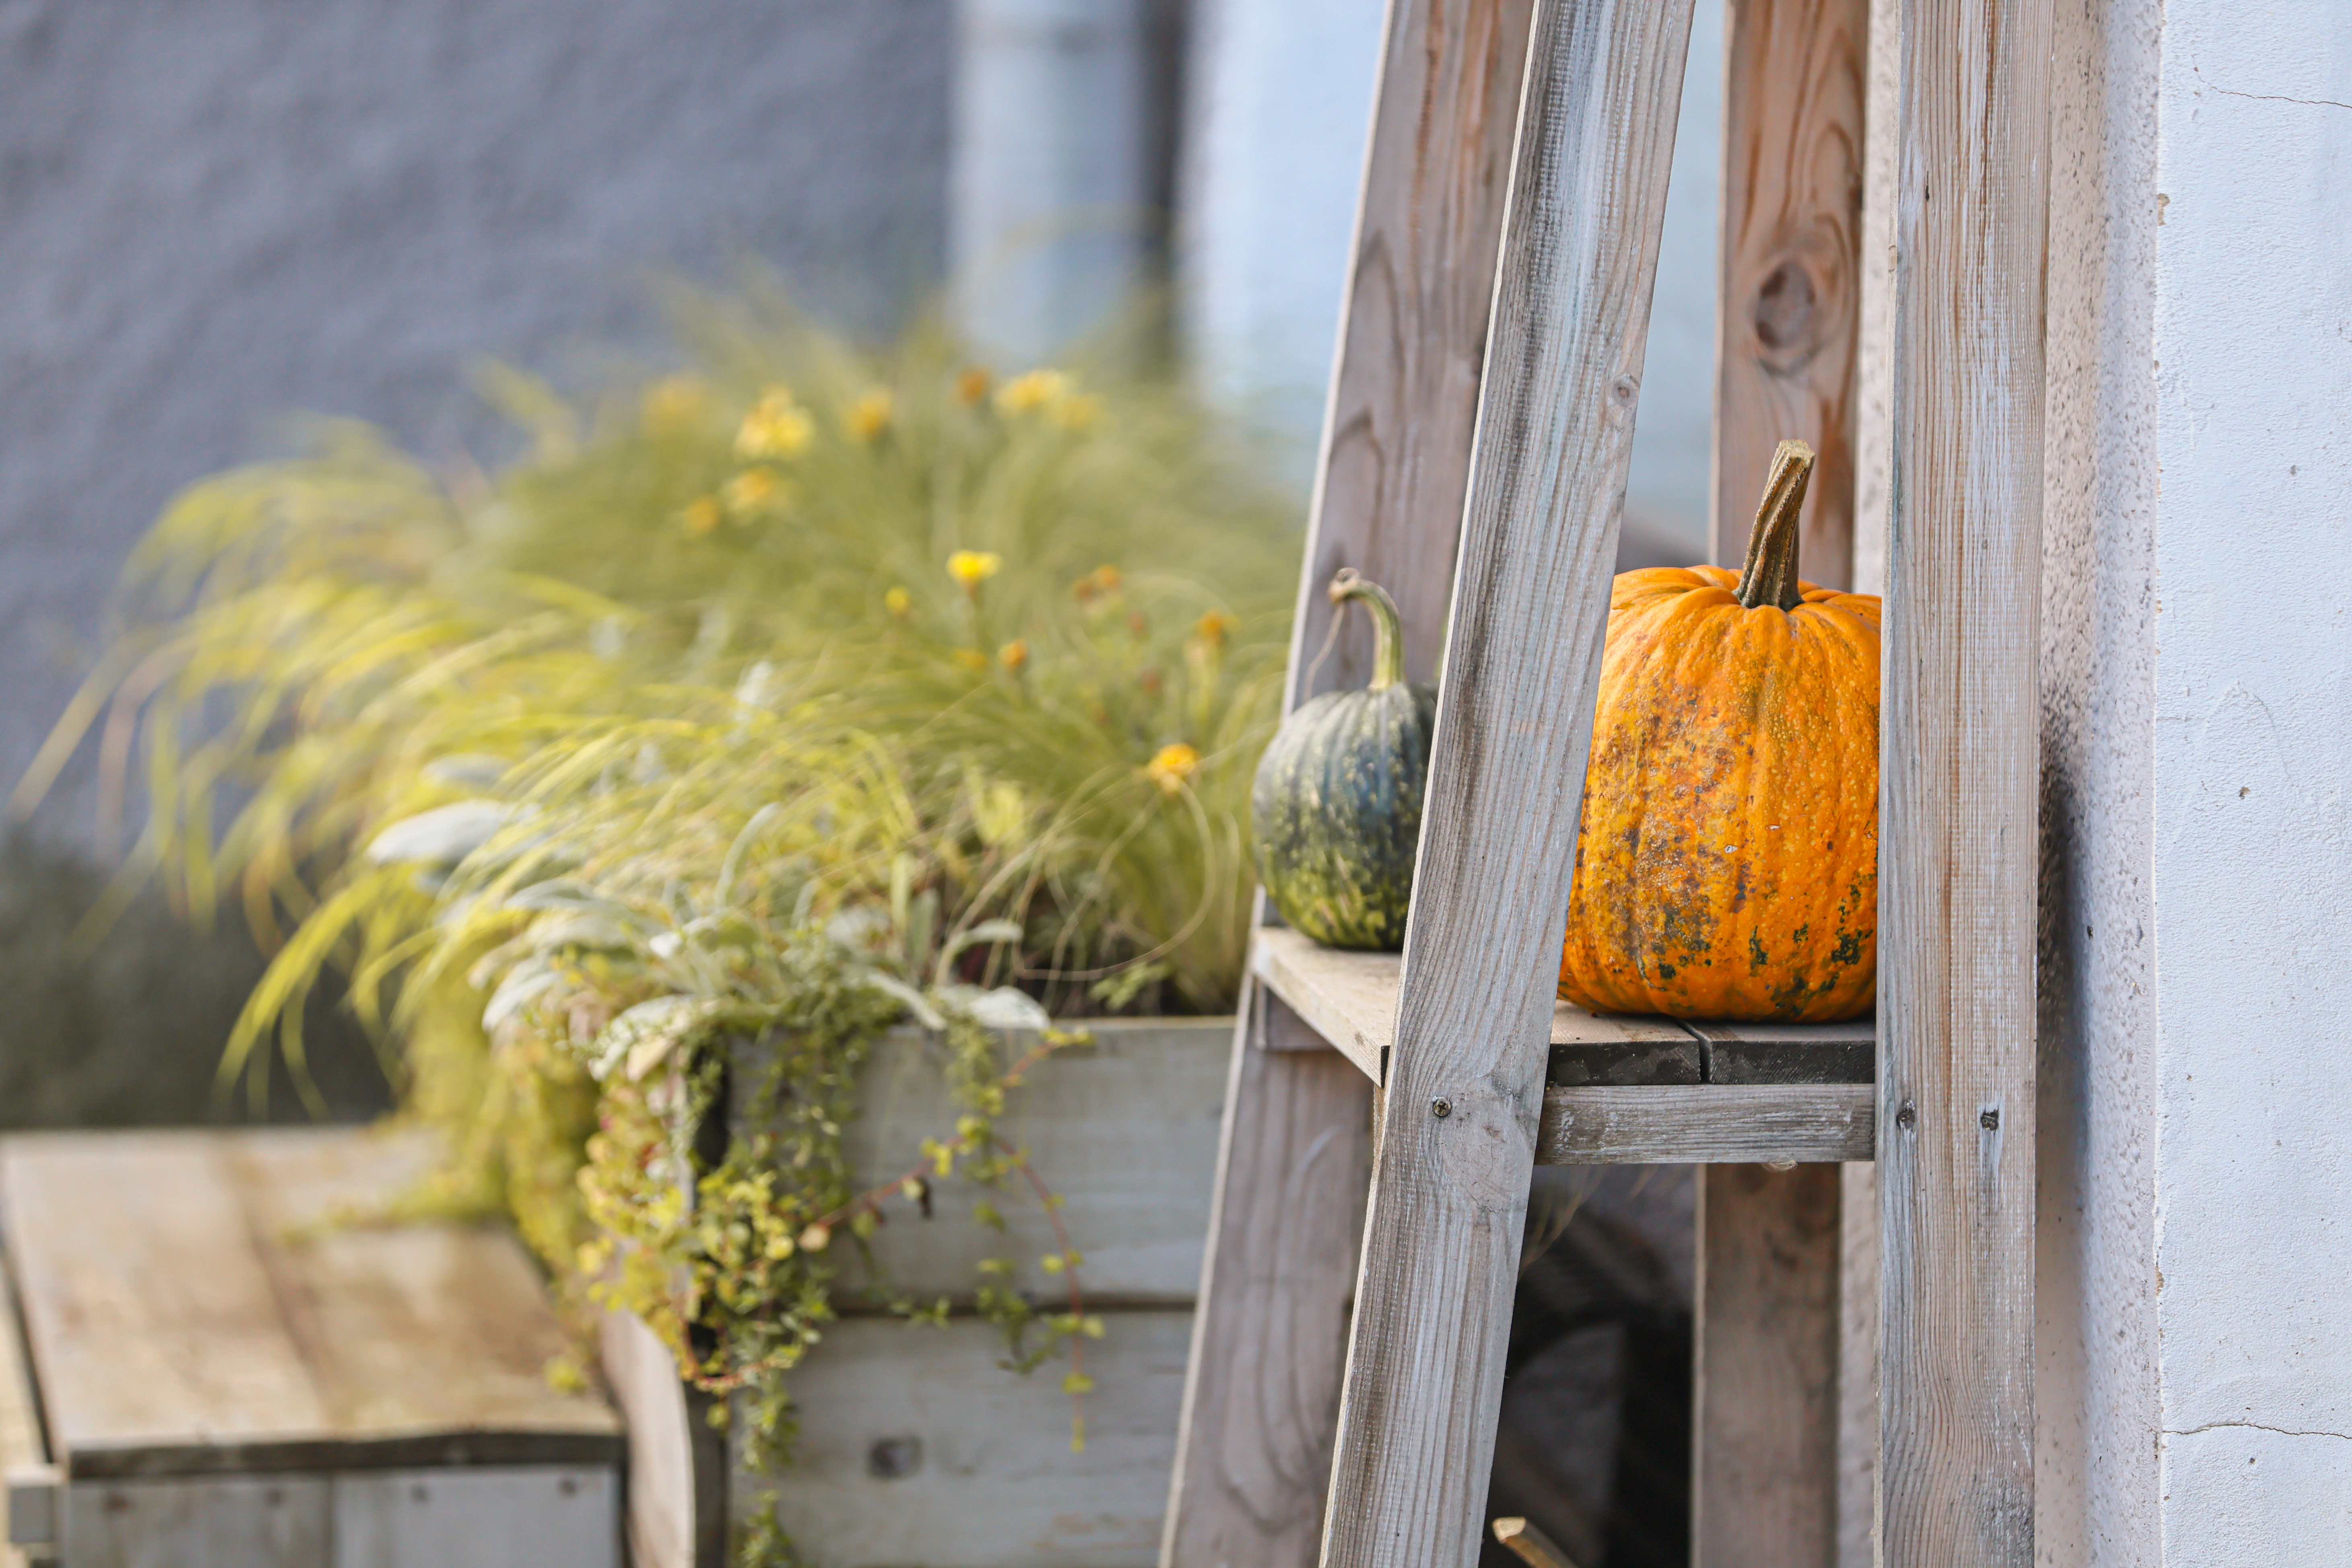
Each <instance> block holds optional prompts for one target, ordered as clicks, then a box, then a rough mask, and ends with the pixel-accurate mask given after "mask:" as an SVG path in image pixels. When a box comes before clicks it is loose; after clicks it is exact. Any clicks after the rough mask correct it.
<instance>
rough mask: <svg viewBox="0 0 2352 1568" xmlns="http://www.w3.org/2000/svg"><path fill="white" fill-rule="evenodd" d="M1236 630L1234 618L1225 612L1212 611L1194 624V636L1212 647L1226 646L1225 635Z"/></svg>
mask: <svg viewBox="0 0 2352 1568" xmlns="http://www.w3.org/2000/svg"><path fill="white" fill-rule="evenodd" d="M1233 629H1234V618H1233V616H1229V615H1227V614H1225V613H1224V612H1223V610H1211V611H1210V612H1209V613H1208V614H1207V615H1205V616H1202V617H1201V618H1200V619H1199V620H1197V621H1195V622H1193V623H1192V635H1193V636H1194V637H1199V638H1200V639H1201V640H1202V642H1203V643H1206V644H1207V645H1208V646H1209V647H1224V646H1225V634H1227V633H1228V632H1230V631H1232V630H1233Z"/></svg>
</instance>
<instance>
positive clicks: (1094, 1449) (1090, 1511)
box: [734, 1064, 1344, 1568]
mask: <svg viewBox="0 0 2352 1568" xmlns="http://www.w3.org/2000/svg"><path fill="white" fill-rule="evenodd" d="M1341 1065H1343V1066H1344V1064H1341ZM1104 1323H1105V1329H1106V1332H1105V1334H1104V1337H1103V1338H1102V1339H1101V1340H1099V1341H1089V1342H1087V1371H1088V1373H1091V1374H1092V1375H1093V1376H1094V1377H1095V1378H1096V1379H1097V1388H1096V1390H1095V1392H1094V1393H1092V1394H1088V1395H1087V1400H1086V1421H1087V1444H1086V1450H1085V1452H1083V1453H1074V1452H1072V1450H1071V1446H1070V1416H1071V1401H1070V1399H1069V1397H1068V1396H1067V1395H1066V1394H1063V1393H1062V1391H1061V1373H1062V1371H1063V1370H1065V1369H1066V1363H1055V1362H1050V1361H1049V1362H1047V1363H1045V1365H1044V1366H1042V1367H1040V1368H1039V1369H1038V1370H1037V1371H1036V1372H1035V1373H1034V1374H1033V1375H1031V1376H1028V1377H1021V1376H1018V1375H1016V1374H1014V1373H1010V1372H1007V1371H1005V1370H1004V1368H1003V1366H1002V1365H1001V1364H1000V1363H1001V1362H1002V1361H1003V1337H1002V1335H1001V1334H1000V1333H999V1331H997V1329H996V1328H995V1326H994V1325H992V1324H990V1323H987V1322H983V1321H981V1320H979V1319H976V1318H955V1319H951V1320H950V1321H949V1322H948V1323H947V1325H946V1326H945V1327H944V1328H941V1329H917V1328H910V1327H909V1326H908V1325H907V1324H906V1323H904V1322H900V1321H893V1320H885V1319H872V1318H868V1319H861V1320H853V1321H847V1322H839V1323H835V1324H832V1325H831V1326H829V1327H828V1328H827V1329H826V1330H825V1331H824V1343H822V1344H820V1345H818V1346H817V1347H816V1348H815V1349H814V1350H813V1351H811V1352H810V1353H809V1356H808V1359H807V1360H806V1361H804V1362H803V1363H801V1364H800V1366H799V1367H798V1368H796V1369H795V1370H794V1371H793V1402H794V1404H795V1405H797V1406H798V1407H799V1416H800V1431H801V1435H800V1441H799V1443H798V1444H797V1446H796V1447H795V1448H794V1450H793V1462H792V1463H790V1464H787V1465H785V1466H784V1467H782V1468H780V1469H778V1470H776V1471H774V1472H772V1473H771V1474H764V1475H762V1474H753V1473H750V1472H744V1471H739V1472H738V1473H737V1475H736V1478H735V1486H736V1492H735V1497H734V1506H735V1508H736V1510H737V1517H739V1518H741V1517H748V1516H749V1515H750V1513H751V1511H752V1510H754V1509H755V1508H756V1507H757V1506H758V1505H759V1503H760V1500H761V1499H762V1498H763V1497H768V1496H772V1497H773V1498H775V1500H776V1505H777V1516H778V1518H779V1519H780V1520H781V1521H782V1523H783V1526H784V1528H785V1529H786V1530H787V1531H789V1532H790V1533H791V1535H792V1537H793V1541H794V1542H795V1543H796V1544H797V1545H798V1546H799V1548H800V1550H801V1552H802V1553H803V1560H804V1561H807V1562H811V1563H822V1564H824V1568H909V1565H912V1564H920V1565H921V1568H1146V1565H1148V1564H1149V1563H1151V1562H1152V1560H1153V1558H1154V1557H1155V1556H1156V1555H1157V1554H1158V1551H1159V1545H1160V1515H1161V1510H1163V1509H1164V1508H1165V1507H1166V1506H1167V1501H1168V1467H1169V1463H1170V1461H1171V1458H1173V1455H1174V1448H1175V1439H1176V1417H1177V1407H1178V1405H1179V1404H1180V1403H1181V1398H1182V1394H1183V1386H1184V1352H1185V1348H1186V1346H1187V1345H1188V1344H1189V1343H1190V1342H1191V1340H1192V1314H1191V1313H1189V1312H1181V1311H1173V1312H1161V1311H1144V1312H1114V1313H1106V1314H1104Z"/></svg>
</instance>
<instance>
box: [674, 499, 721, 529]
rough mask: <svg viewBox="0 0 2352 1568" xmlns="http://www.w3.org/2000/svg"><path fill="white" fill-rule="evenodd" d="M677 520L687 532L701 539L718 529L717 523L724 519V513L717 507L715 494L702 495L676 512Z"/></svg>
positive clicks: (717, 502)
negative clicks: (682, 509) (684, 508)
mask: <svg viewBox="0 0 2352 1568" xmlns="http://www.w3.org/2000/svg"><path fill="white" fill-rule="evenodd" d="M677 521H678V525H679V526H680V527H682V528H684V529H685V530H686V531H687V532H688V533H690V534H692V535H694V536H695V537H696V538H697V539H703V538H707V537H708V536H709V535H710V534H713V533H716V532H717V531H719V524H720V523H721V522H723V521H726V513H725V512H723V511H722V510H720V509H719V498H718V497H717V496H704V497H702V498H701V499H700V500H693V501H689V502H688V503H687V508H686V510H684V511H682V512H679V513H678V514H677Z"/></svg>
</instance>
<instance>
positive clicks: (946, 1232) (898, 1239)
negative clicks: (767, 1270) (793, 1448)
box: [842, 1018, 1234, 1310]
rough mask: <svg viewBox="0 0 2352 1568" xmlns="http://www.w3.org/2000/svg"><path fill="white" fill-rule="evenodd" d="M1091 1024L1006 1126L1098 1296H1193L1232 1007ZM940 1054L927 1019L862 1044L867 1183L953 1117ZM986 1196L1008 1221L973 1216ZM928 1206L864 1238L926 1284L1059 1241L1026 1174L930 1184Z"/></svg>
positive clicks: (905, 1275) (885, 1269) (1187, 1303)
mask: <svg viewBox="0 0 2352 1568" xmlns="http://www.w3.org/2000/svg"><path fill="white" fill-rule="evenodd" d="M1090 1027H1091V1029H1092V1031H1093V1034H1094V1038H1095V1043H1094V1044H1093V1045H1092V1046H1074V1047H1066V1048H1065V1049H1063V1050H1062V1051H1059V1052H1057V1053H1055V1056H1054V1057H1053V1058H1052V1059H1051V1060H1050V1061H1048V1062H1047V1063H1046V1064H1045V1066H1044V1067H1042V1068H1039V1069H1038V1070H1037V1071H1035V1072H1034V1073H1032V1074H1030V1075H1029V1079H1028V1081H1027V1083H1026V1084H1025V1085H1024V1087H1023V1088H1022V1089H1021V1092H1020V1093H1018V1094H1016V1095H1013V1096H1012V1097H1011V1099H1010V1100H1008V1101H1007V1104H1006V1110H1005V1114H1004V1117H1003V1120H1002V1121H1001V1122H1000V1123H999V1125H1000V1128H1001V1129H1002V1131H1003V1135H1004V1137H1005V1138H1006V1140H1007V1141H1008V1142H1012V1143H1014V1144H1017V1145H1019V1146H1020V1147H1022V1148H1025V1149H1027V1150H1028V1151H1029V1152H1030V1155H1031V1158H1032V1160H1033V1162H1034V1165H1035V1167H1036V1170H1037V1172H1038V1174H1039V1175H1040V1176H1041V1177H1043V1179H1044V1180H1045V1182H1046V1183H1048V1184H1050V1185H1051V1187H1052V1188H1053V1190H1054V1192H1055V1194H1057V1195H1059V1196H1060V1197H1061V1199H1062V1201H1063V1208H1062V1213H1061V1217H1062V1223H1063V1224H1064V1225H1065V1226H1067V1227H1068V1230H1069V1236H1070V1239H1071V1241H1072V1242H1073V1243H1074V1244H1075V1245H1076V1247H1077V1249H1078V1250H1079V1251H1080V1252H1081V1253H1083V1254H1084V1255H1085V1257H1086V1268H1085V1269H1084V1276H1085V1280H1086V1289H1087V1297H1088V1299H1089V1300H1094V1301H1097V1302H1098V1303H1101V1304H1104V1305H1118V1306H1127V1307H1143V1306H1158V1307H1168V1308H1175V1309H1180V1310H1181V1309H1189V1308H1190V1307H1191V1306H1192V1300H1193V1296H1194V1293H1195V1291H1197V1290H1198V1289H1199V1288H1200V1280H1201V1247H1202V1237H1203V1236H1204V1235H1205V1234H1206V1233H1207V1228H1208V1220H1209V1197H1210V1191H1211V1184H1212V1182H1213V1177H1214V1173H1215V1169H1216V1159H1217V1137H1218V1125H1219V1121H1220V1120H1221V1118H1222V1115H1223V1110H1224V1100H1225V1074H1226V1058H1227V1057H1228V1055H1230V1047H1231V1045H1232V1041H1233V1037H1234V1023H1233V1020H1232V1019H1230V1018H1173V1019H1107V1020H1102V1021H1098V1022H1097V1023H1094V1024H1093V1025H1091V1026H1090ZM937 1053H938V1047H937V1045H936V1044H935V1043H934V1042H930V1041H928V1040H926V1039H925V1038H924V1037H922V1036H921V1035H920V1034H919V1032H917V1031H913V1030H896V1031H893V1032H892V1033H891V1034H890V1035H889V1036H888V1037H886V1038H885V1039H883V1040H882V1041H880V1042H878V1043H877V1046H876V1047H875V1049H874V1051H873V1052H872V1054H871V1055H870V1056H869V1057H868V1058H866V1065H865V1067H864V1068H862V1069H861V1070H860V1072H859V1074H858V1106H859V1114H858V1117H857V1120H856V1121H854V1122H852V1123H851V1124H850V1125H849V1126H848V1127H847V1128H845V1130H844V1142H843V1149H844V1152H845V1153H846V1154H847V1156H848V1158H849V1160H850V1162H851V1165H852V1168H853V1169H854V1170H855V1171H856V1180H857V1184H858V1185H859V1187H860V1188H866V1187H872V1186H876V1185H880V1184H887V1183H890V1182H893V1181H896V1180H897V1179H898V1177H899V1176H901V1175H902V1174H904V1173H906V1172H907V1171H908V1169H910V1168H911V1167H913V1166H914V1165H915V1164H917V1163H919V1161H920V1160H921V1158H922V1142H923V1140H924V1139H926V1138H944V1137H947V1136H949V1135H950V1133H951V1132H952V1131H953V1130H954V1127H955V1124H956V1118H957V1116H958V1115H959V1114H960V1111H959V1108H958V1107H957V1106H956V1104H955V1103H954V1099H953V1097H952V1095H951V1094H950V1091H949V1087H948V1081H947V1078H946V1074H945V1072H944V1071H943V1069H942V1065H941V1063H940V1058H939V1056H938V1054H937ZM983 1199H986V1200H988V1201H990V1202H992V1204H993V1205H994V1206H995V1207H996V1209H997V1210H998V1211H999V1212H1000V1213H1001V1214H1002V1215H1003V1220H1004V1224H1005V1230H1004V1231H1003V1233H1002V1234H1000V1233H998V1232H996V1231H994V1230H992V1228H990V1227H989V1226H983V1225H981V1224H980V1223H978V1222H977V1221H975V1220H974V1219H973V1218H972V1217H971V1211H972V1205H974V1204H976V1203H979V1202H981V1201H982V1200H983ZM931 1215H932V1217H931V1218H929V1219H928V1220H926V1219H923V1218H920V1217H919V1216H918V1215H916V1214H915V1213H914V1212H912V1211H911V1210H910V1209H908V1207H907V1206H906V1205H892V1206H891V1208H890V1210H889V1212H888V1215H887V1223H886V1224H884V1225H883V1226H882V1227H881V1228H880V1229H879V1230H877V1231H876V1232H875V1234H874V1236H873V1237H872V1238H871V1239H870V1241H869V1242H868V1244H867V1246H868V1247H869V1248H870V1251H871V1255H872V1258H873V1260H874V1262H875V1264H876V1265H877V1266H878V1268H879V1269H880V1271H881V1277H882V1278H883V1279H887V1281H888V1282H889V1283H890V1284H891V1285H894V1286H896V1287H897V1288H898V1289H904V1290H908V1291H910V1292H912V1293H914V1294H916V1295H918V1296H921V1297H925V1298H929V1297H932V1296H939V1295H946V1296H950V1297H954V1298H961V1297H968V1296H970V1295H971V1292H972V1290H973V1288H974V1284H975V1282H976V1281H977V1280H979V1279H982V1276H981V1275H980V1274H979V1273H977V1272H976V1269H977V1267H978V1265H979V1264H980V1263H981V1261H982V1259H984V1258H992V1257H996V1256H1000V1255H1003V1254H1008V1253H1009V1254H1010V1255H1012V1256H1013V1257H1015V1258H1037V1257H1040V1256H1042V1255H1043V1254H1045V1253H1046V1252H1048V1251H1050V1250H1052V1247H1053V1245H1054V1230H1053V1222H1052V1219H1051V1217H1050V1216H1049V1215H1047V1214H1046V1213H1045V1209H1044V1208H1043V1206H1042V1205H1040V1204H1039V1203H1038V1202H1037V1200H1036V1199H1035V1198H1034V1196H1033V1195H1032V1194H1030V1193H1029V1191H1028V1190H1027V1189H1026V1188H1025V1187H1024V1186H1021V1185H1018V1184H1013V1185H1008V1186H1007V1187H1005V1188H1004V1189H1003V1190H1001V1191H995V1192H991V1191H989V1190H987V1189H984V1188H981V1187H977V1186H974V1185H973V1184H971V1183H969V1182H964V1181H946V1182H938V1183H934V1184H932V1189H931ZM867 1279H869V1276H868V1275H867V1273H866V1269H865V1267H864V1264H863V1263H862V1261H861V1262H852V1263H849V1264H847V1265H846V1266H845V1268H844V1271H843V1277H842V1283H843V1286H844V1287H845V1290H855V1289H858V1288H859V1287H860V1286H862V1285H863V1284H864V1283H865V1282H866V1280H867ZM1030 1283H1032V1284H1044V1283H1045V1281H1044V1280H1043V1279H1032V1280H1031V1281H1030Z"/></svg>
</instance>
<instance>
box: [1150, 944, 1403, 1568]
mask: <svg viewBox="0 0 2352 1568" xmlns="http://www.w3.org/2000/svg"><path fill="white" fill-rule="evenodd" d="M1248 990H1249V994H1248V995H1246V996H1245V997H1244V1013H1243V1018H1244V1022H1245V1027H1244V1028H1242V1029H1239V1030H1237V1031H1236V1033H1235V1037H1234V1047H1233V1057H1232V1065H1231V1074H1232V1076H1231V1078H1230V1079H1229V1080H1228V1081H1229V1084H1230V1088H1229V1089H1228V1090H1227V1093H1226V1102H1227V1104H1228V1106H1229V1107H1230V1108H1231V1109H1230V1110H1229V1112H1228V1114H1227V1116H1226V1120H1225V1130H1224V1136H1223V1144H1222V1147H1221V1148H1220V1149H1219V1151H1218V1155H1217V1182H1216V1191H1217V1194H1218V1196H1217V1200H1216V1206H1215V1208H1214V1210H1213V1212H1212V1215H1211V1218H1210V1224H1209V1235H1210V1236H1211V1237H1213V1238H1214V1247H1213V1251H1212V1252H1211V1254H1210V1257H1209V1259H1208V1263H1207V1268H1206V1270H1205V1272H1204V1274H1203V1276H1202V1282H1201V1303H1202V1304H1201V1308H1200V1311H1199V1316H1198V1317H1197V1318H1196V1319H1195V1321H1194V1322H1193V1326H1192V1346H1193V1348H1192V1359H1191V1363H1190V1370H1189V1372H1188V1373H1187V1378H1186V1383H1185V1388H1184V1405H1183V1413H1182V1421H1181V1426H1180V1437H1179V1442H1178V1445H1177V1461H1176V1469H1175V1475H1174V1479H1173V1480H1172V1482H1171V1486H1170V1489H1169V1508H1168V1525H1167V1531H1166V1535H1165V1537H1164V1539H1163V1541H1162V1542H1161V1546H1160V1562H1161V1563H1164V1564H1175V1565H1179V1568H1190V1565H1192V1564H1195V1563H1266V1564H1276V1565H1279V1564H1286V1563H1312V1562H1313V1561H1314V1560H1315V1553H1316V1546H1317V1543H1318V1541H1319V1539H1320V1537H1321V1532H1322V1525H1323V1492H1324V1487H1325V1486H1326V1484H1327V1483H1328V1480H1329V1478H1330V1472H1331V1443H1332V1436H1333V1434H1334V1431H1335V1429H1336V1427H1337V1426H1338V1422H1339V1372H1340V1364H1341V1361H1342V1358H1343V1356H1344V1355H1345V1353H1346V1350H1347V1322H1348V1311H1349V1304H1350V1300H1351V1298H1352V1296H1353V1293H1354V1289H1355V1280H1356V1243H1357V1237H1358V1235H1359V1233H1360V1230H1361V1229H1362V1226H1363V1216H1364V1194H1365V1190H1366V1187H1367V1185H1368V1184H1369V1183H1370V1179H1371V1158H1372V1155H1371V1148H1372V1097H1373V1094H1374V1090H1373V1088H1372V1085H1371V1082H1370V1079H1366V1078H1365V1077H1364V1075H1363V1074H1362V1073H1360V1072H1359V1071H1357V1070H1356V1067H1355V1065H1354V1064H1353V1063H1351V1062H1350V1061H1349V1060H1348V1058H1345V1057H1342V1056H1340V1055H1339V1053H1338V1052H1336V1051H1331V1050H1328V1049H1323V1048H1319V1046H1320V1042H1319V1041H1318V1042H1316V1044H1317V1046H1318V1048H1316V1049H1314V1050H1311V1051H1302V1050H1298V1049H1296V1048H1290V1049H1285V1048H1282V1047H1283V1046H1284V1045H1285V1044H1290V1043H1296V1042H1297V1040H1298V1037H1300V1036H1305V1035H1309V1034H1311V1031H1309V1030H1308V1029H1307V1026H1306V1024H1305V1023H1304V1022H1302V1021H1301V1020H1300V1019H1299V1018H1298V1016H1297V1014H1295V1013H1293V1012H1292V1011H1291V1010H1290V1008H1289V1007H1288V1006H1287V1005H1285V1004H1284V1003H1283V1002H1282V1001H1281V999H1280V998H1278V997H1272V996H1267V995H1265V993H1264V992H1263V991H1262V990H1261V989H1260V988H1259V987H1257V986H1256V985H1255V984H1252V985H1251V986H1250V987H1249V988H1248Z"/></svg>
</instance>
